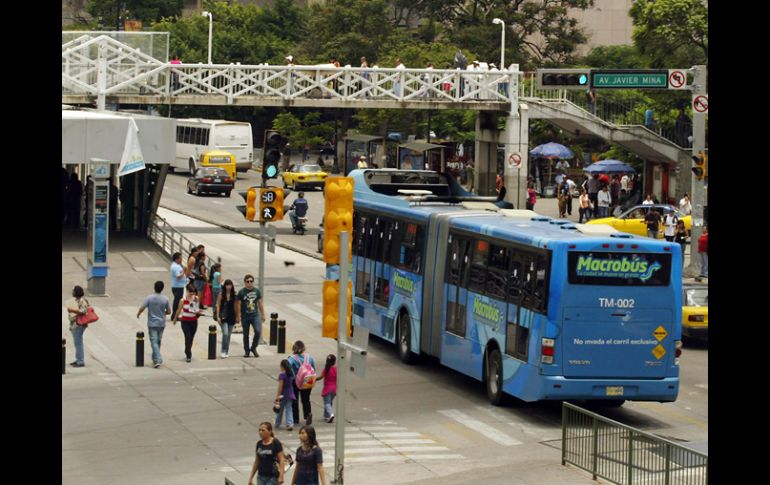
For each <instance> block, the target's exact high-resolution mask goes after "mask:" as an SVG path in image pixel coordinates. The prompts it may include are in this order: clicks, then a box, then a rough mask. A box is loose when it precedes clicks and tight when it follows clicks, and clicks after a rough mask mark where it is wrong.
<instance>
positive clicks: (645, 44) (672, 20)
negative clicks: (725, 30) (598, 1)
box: [630, 0, 708, 68]
mask: <svg viewBox="0 0 770 485" xmlns="http://www.w3.org/2000/svg"><path fill="white" fill-rule="evenodd" d="M630 13H631V17H632V18H633V23H634V33H633V38H634V43H635V44H636V46H637V48H638V49H639V52H641V53H642V54H643V55H644V56H646V57H647V58H649V59H650V65H651V66H652V67H654V68H671V67H689V66H693V65H696V64H706V65H708V7H707V6H706V3H705V2H703V1H702V0H638V1H637V2H635V3H634V5H633V6H632V7H631V12H630Z"/></svg>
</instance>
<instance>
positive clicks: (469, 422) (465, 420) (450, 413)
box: [439, 409, 522, 446]
mask: <svg viewBox="0 0 770 485" xmlns="http://www.w3.org/2000/svg"><path fill="white" fill-rule="evenodd" d="M439 413H441V414H443V415H444V416H446V417H448V418H450V419H453V420H455V421H457V422H458V423H460V424H462V425H463V426H467V427H468V428H470V429H472V430H473V431H476V432H477V433H479V434H481V435H482V436H484V437H486V438H489V439H490V440H492V441H494V442H495V443H497V444H500V445H503V446H514V445H520V444H522V442H521V441H519V440H517V439H515V438H512V437H510V436H508V435H507V434H505V433H503V432H502V431H500V430H498V429H495V428H493V427H492V426H490V425H488V424H486V423H482V422H481V421H479V420H478V419H476V418H473V417H471V416H468V415H467V414H465V413H463V412H462V411H458V410H457V409H440V410H439Z"/></svg>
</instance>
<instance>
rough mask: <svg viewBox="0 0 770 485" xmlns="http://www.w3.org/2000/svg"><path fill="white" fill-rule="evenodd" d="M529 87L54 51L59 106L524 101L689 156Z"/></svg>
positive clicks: (587, 128)
mask: <svg viewBox="0 0 770 485" xmlns="http://www.w3.org/2000/svg"><path fill="white" fill-rule="evenodd" d="M527 74H529V75H528V76H527ZM522 79H524V81H523V82H522V81H521V80H522ZM533 81H534V76H532V75H531V73H521V72H519V71H518V68H517V65H513V66H512V69H510V70H508V69H506V70H502V71H465V70H459V69H454V70H447V69H392V68H374V67H371V68H360V67H339V68H337V67H333V66H331V65H308V66H300V65H295V66H269V65H267V64H263V65H256V66H254V65H240V64H169V63H168V62H165V61H163V60H159V59H156V58H154V57H152V56H149V55H147V54H145V53H143V52H142V51H141V50H139V49H136V48H133V47H130V46H128V45H126V44H123V43H121V42H118V41H117V40H115V39H113V38H111V37H109V36H107V35H95V34H84V35H82V36H80V37H78V38H76V39H73V40H71V41H69V42H66V43H63V44H62V103H65V104H93V103H96V104H97V106H98V107H100V108H103V107H104V103H116V104H168V105H216V106H281V107H286V108H290V107H308V108H355V109H362V108H385V109H427V110H439V109H472V110H477V111H497V112H511V111H512V108H513V111H518V105H519V104H520V103H526V104H527V106H528V107H529V118H541V119H547V120H548V121H549V122H551V123H553V124H555V125H556V126H558V127H559V128H562V129H563V130H565V131H568V132H571V133H575V134H586V135H593V136H597V137H601V138H603V139H606V140H610V141H614V142H616V143H618V144H620V145H621V146H623V147H624V148H626V149H627V150H629V151H631V152H633V153H636V154H638V155H639V156H640V157H642V158H645V159H648V160H651V161H659V162H665V163H680V162H682V161H683V160H685V161H686V160H689V150H685V149H683V148H682V147H679V146H678V145H676V144H675V143H673V142H672V141H670V140H668V139H666V138H664V137H662V136H660V135H659V134H657V133H654V132H652V131H650V130H648V129H647V128H645V127H643V126H640V125H631V126H628V125H626V126H618V125H614V124H612V123H609V122H607V121H605V120H603V119H601V118H599V117H596V116H594V115H592V114H590V113H589V112H587V111H585V110H584V109H582V108H580V107H579V106H577V105H575V104H574V103H572V102H570V101H569V100H567V97H566V91H563V90H549V91H537V92H536V91H535V90H534V82H533ZM100 105H101V106H100ZM682 163H683V162H682Z"/></svg>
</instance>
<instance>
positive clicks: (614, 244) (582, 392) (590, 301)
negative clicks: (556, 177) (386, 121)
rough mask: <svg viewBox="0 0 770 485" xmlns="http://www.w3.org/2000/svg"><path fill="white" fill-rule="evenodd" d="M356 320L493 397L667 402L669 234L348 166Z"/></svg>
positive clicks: (673, 359)
mask: <svg viewBox="0 0 770 485" xmlns="http://www.w3.org/2000/svg"><path fill="white" fill-rule="evenodd" d="M350 176H351V177H353V179H354V182H355V189H354V223H353V226H354V228H353V233H354V234H353V259H352V264H353V288H354V295H353V325H356V326H362V327H366V328H367V329H369V331H370V332H371V333H373V334H375V335H377V336H379V337H381V338H383V339H385V340H387V341H389V342H392V343H395V344H396V348H397V351H398V354H399V356H400V358H401V360H402V361H404V362H405V363H413V362H414V361H415V360H416V358H417V357H418V356H419V355H421V354H423V355H428V356H432V357H435V358H438V359H439V360H440V362H441V363H442V364H443V365H445V366H447V367H450V368H452V369H454V370H456V371H459V372H461V373H463V374H466V375H468V376H471V377H474V378H476V379H478V380H480V381H483V382H484V383H485V384H486V389H487V394H488V397H489V399H490V401H491V402H492V403H493V404H500V403H501V401H502V400H503V398H504V397H505V395H511V396H515V397H516V398H519V399H522V400H524V401H539V400H568V399H569V400H572V399H585V400H597V401H602V402H604V403H605V404H608V405H622V404H623V402H625V401H626V400H636V401H661V402H665V401H674V400H675V399H676V397H677V394H678V391H679V362H678V360H679V359H678V358H679V354H680V353H681V311H682V310H681V308H682V302H681V294H682V291H681V277H682V275H681V272H682V263H681V253H680V249H679V246H678V245H677V244H672V243H668V242H666V241H656V240H653V239H649V238H646V237H636V236H632V235H630V234H625V233H620V232H617V231H615V230H614V229H612V228H610V227H609V226H603V225H602V226H599V225H597V226H589V225H582V224H574V223H572V222H570V221H566V220H556V219H552V218H549V217H545V216H540V215H538V214H536V213H534V212H532V211H522V210H509V209H500V208H498V207H497V206H495V205H494V204H492V203H491V202H490V199H491V200H494V198H490V197H477V196H474V195H473V194H470V193H468V192H466V191H464V190H463V189H462V188H461V187H460V186H459V185H458V184H457V183H456V182H455V181H454V179H452V178H451V177H450V176H448V175H445V174H440V173H437V172H432V171H416V170H415V171H412V170H392V169H380V170H376V169H375V170H366V169H364V170H354V171H352V172H351V173H350Z"/></svg>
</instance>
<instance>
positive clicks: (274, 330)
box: [270, 313, 278, 345]
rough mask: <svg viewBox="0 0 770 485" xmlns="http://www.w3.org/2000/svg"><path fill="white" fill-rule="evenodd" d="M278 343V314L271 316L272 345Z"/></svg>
mask: <svg viewBox="0 0 770 485" xmlns="http://www.w3.org/2000/svg"><path fill="white" fill-rule="evenodd" d="M276 343H278V314H277V313H271V314H270V345H275V344H276Z"/></svg>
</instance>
